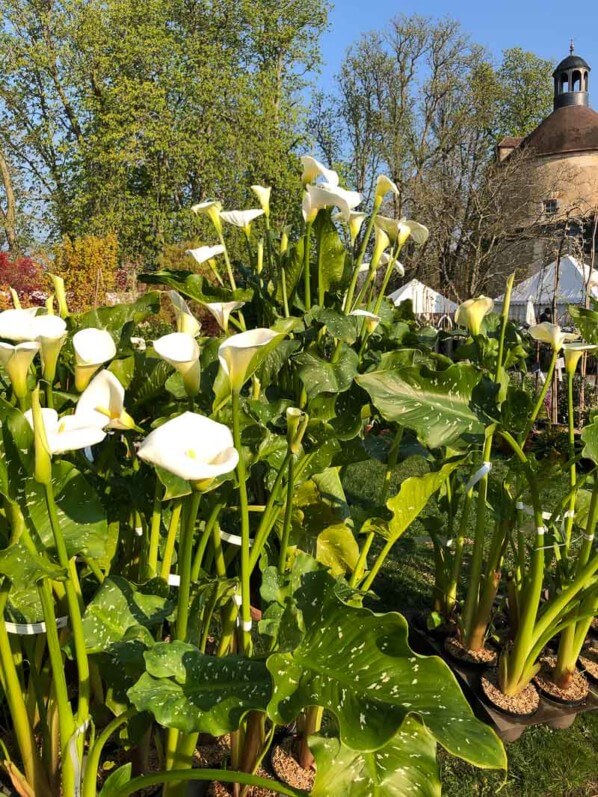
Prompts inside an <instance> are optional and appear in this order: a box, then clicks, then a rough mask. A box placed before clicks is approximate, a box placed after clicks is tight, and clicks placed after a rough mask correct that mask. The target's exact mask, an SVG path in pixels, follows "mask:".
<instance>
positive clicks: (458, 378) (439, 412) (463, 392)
mask: <svg viewBox="0 0 598 797" xmlns="http://www.w3.org/2000/svg"><path fill="white" fill-rule="evenodd" d="M479 381H480V374H479V372H478V371H477V370H476V369H475V368H474V367H473V366H471V365H468V364H456V365H452V366H451V367H450V368H447V369H446V370H444V371H431V370H430V369H429V368H428V367H427V366H425V365H416V366H412V367H409V368H402V369H400V370H397V371H374V372H372V373H367V374H363V375H362V376H358V377H357V382H358V383H359V384H360V385H361V386H362V387H363V388H365V390H367V392H368V393H369V394H370V397H371V399H372V401H373V403H374V405H375V406H376V408H377V409H378V410H379V411H380V412H381V413H382V415H383V416H384V418H386V420H388V421H397V422H398V423H400V424H402V425H403V426H407V427H409V428H410V429H414V430H415V431H416V432H417V434H418V436H419V437H420V438H421V440H422V441H423V442H424V443H425V444H426V445H428V446H430V448H437V447H438V446H446V445H450V444H454V443H455V442H456V441H457V440H458V439H459V438H460V437H463V436H467V437H471V436H474V435H481V434H483V432H484V427H483V425H482V423H481V422H480V421H479V419H478V417H477V415H476V414H475V412H474V410H473V409H472V407H471V395H472V392H473V390H474V388H475V386H476V385H477V384H478V382H479Z"/></svg>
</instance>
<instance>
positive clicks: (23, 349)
mask: <svg viewBox="0 0 598 797" xmlns="http://www.w3.org/2000/svg"><path fill="white" fill-rule="evenodd" d="M7 312H10V311H7ZM39 348H40V344H39V343H38V342H37V341H28V342H26V343H17V345H16V346H13V345H12V344H10V343H0V363H2V365H3V366H4V367H5V368H6V371H7V373H8V376H9V378H10V383H11V385H12V389H13V391H14V394H15V396H16V397H17V398H19V399H24V398H25V396H26V395H27V393H28V392H29V390H28V388H27V374H28V372H29V367H30V365H31V363H32V362H33V358H34V357H35V355H36V354H37V353H38V351H39Z"/></svg>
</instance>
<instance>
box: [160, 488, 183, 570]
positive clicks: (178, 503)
mask: <svg viewBox="0 0 598 797" xmlns="http://www.w3.org/2000/svg"><path fill="white" fill-rule="evenodd" d="M182 509H183V499H182V498H175V499H174V501H173V502H172V507H171V509H170V522H169V524H168V532H167V533H166V545H165V546H164V558H163V559H162V567H161V569H160V578H163V579H164V581H168V576H169V575H170V569H171V567H172V559H173V556H174V546H175V543H176V538H177V533H178V530H179V522H180V520H181V511H182Z"/></svg>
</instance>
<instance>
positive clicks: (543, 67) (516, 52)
mask: <svg viewBox="0 0 598 797" xmlns="http://www.w3.org/2000/svg"><path fill="white" fill-rule="evenodd" d="M554 66H555V65H554V64H553V63H552V61H547V60H546V59H544V58H539V57H538V56H537V55H535V54H534V53H530V52H528V51H526V50H522V49H521V47H512V48H511V49H509V50H505V51H504V53H503V57H502V61H501V63H500V65H499V67H498V69H497V70H496V77H497V78H498V83H499V86H500V89H501V94H500V97H499V102H498V109H497V118H496V130H497V133H498V134H500V133H502V134H503V135H509V136H526V135H527V134H528V133H531V131H532V130H533V129H534V128H535V127H536V126H537V125H539V124H540V122H541V121H542V120H543V119H545V118H546V117H547V116H548V114H549V113H550V112H551V111H552V102H553V88H552V81H551V80H550V75H551V74H552V71H553V69H554Z"/></svg>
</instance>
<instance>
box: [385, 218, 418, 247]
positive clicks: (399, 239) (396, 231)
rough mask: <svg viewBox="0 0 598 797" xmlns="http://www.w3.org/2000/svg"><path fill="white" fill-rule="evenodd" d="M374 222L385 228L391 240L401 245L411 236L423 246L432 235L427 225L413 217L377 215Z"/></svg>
mask: <svg viewBox="0 0 598 797" xmlns="http://www.w3.org/2000/svg"><path fill="white" fill-rule="evenodd" d="M374 224H375V226H376V227H377V228H380V229H382V230H384V232H385V233H386V234H387V235H388V237H389V238H390V240H391V241H392V242H393V243H398V244H399V246H400V247H402V246H403V245H404V244H405V242H406V241H407V240H408V239H409V238H411V240H412V241H413V242H414V243H416V244H417V245H418V246H422V245H423V244H425V243H426V241H427V240H428V237H429V235H430V231H429V230H428V228H427V227H424V225H423V224H420V223H419V222H417V221H413V219H406V218H402V219H391V218H389V217H388V216H376V219H375V221H374Z"/></svg>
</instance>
